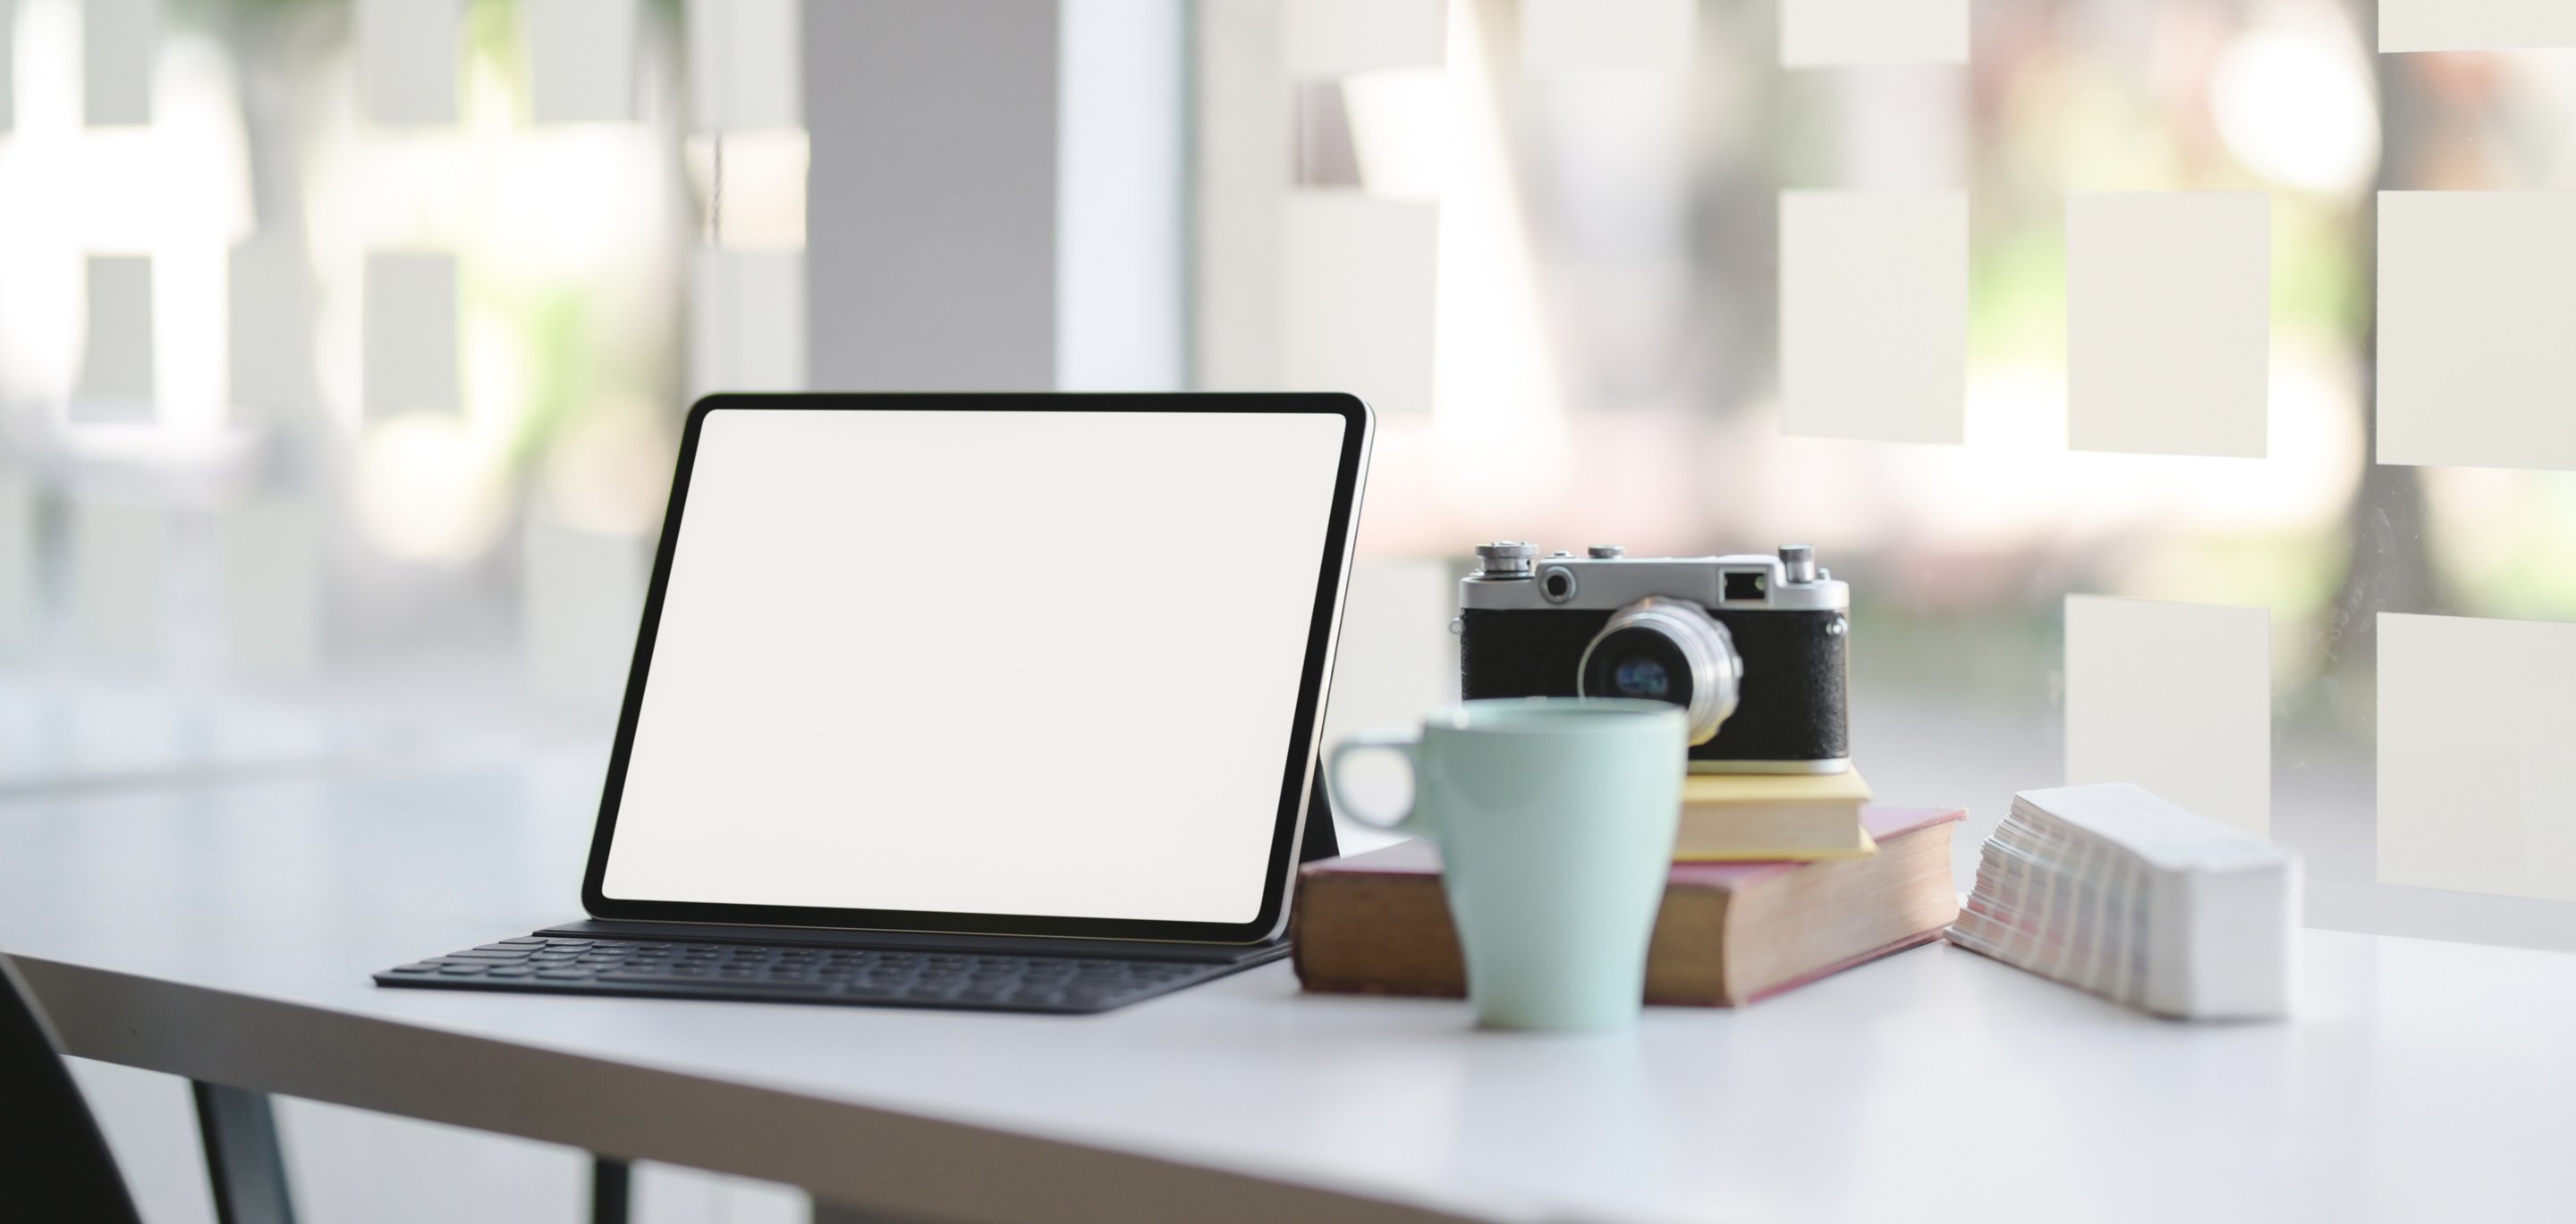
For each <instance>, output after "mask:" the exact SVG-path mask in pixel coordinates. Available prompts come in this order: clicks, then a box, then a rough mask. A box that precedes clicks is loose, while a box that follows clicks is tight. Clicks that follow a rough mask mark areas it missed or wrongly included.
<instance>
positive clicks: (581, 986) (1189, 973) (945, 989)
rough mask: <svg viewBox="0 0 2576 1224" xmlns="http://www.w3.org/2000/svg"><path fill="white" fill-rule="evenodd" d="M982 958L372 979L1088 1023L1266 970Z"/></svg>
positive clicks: (509, 956) (659, 963)
mask: <svg viewBox="0 0 2576 1224" xmlns="http://www.w3.org/2000/svg"><path fill="white" fill-rule="evenodd" d="M1266 959H1269V958H1268V957H1261V958H1258V959H1256V960H1250V961H1246V960H1235V961H1231V962H1225V963H1214V964H1211V963H1206V962H1203V961H1181V960H1154V959H1142V958H1139V959H1124V958H1116V957H1105V958H1104V957H1096V956H1026V955H1009V954H1004V955H983V954H977V953H974V952H967V951H923V950H916V949H904V948H863V947H832V946H818V945H814V944H805V943H798V944H755V943H734V942H712V941H707V942H700V941H689V940H649V939H646V940H630V939H575V938H564V937H560V936H548V935H531V936H528V937H526V938H523V939H504V940H502V941H500V942H498V943H488V944H483V945H480V946H478V947H472V948H467V949H465V950H464V951H462V952H451V953H448V954H447V955H445V956H439V957H432V958H430V959H428V960H424V961H416V962H414V963H412V964H408V965H396V966H395V967H393V968H391V969H388V970H386V971H384V972H382V973H379V974H377V975H375V980H376V983H377V984H378V985H382V986H412V987H422V988H427V989H433V990H520V991H540V992H545V993H552V994H590V995H627V996H632V997H643V998H670V999H736V1000H752V1001H762V1002H795V1003H842V1004H861V1005H869V1006H880V1007H948V1008H968V1009H974V1010H983V1011H1019V1012H1058V1013H1077V1014H1078V1013H1084V1012H1102V1011H1108V1010H1109V1009H1111V1008H1113V1007H1124V1006H1126V1005H1127V1004H1129V1003H1134V1002H1136V1001H1138V1000H1140V999H1148V998H1152V997H1153V996H1155V995H1158V994H1164V993H1166V992H1169V991H1174V990H1178V989H1180V988H1182V987H1184V986H1192V985H1196V984H1197V983H1200V982H1204V981H1207V980H1209V979H1211V978H1217V977H1223V976H1225V975H1226V974H1229V973H1232V972H1235V971H1236V970H1238V969H1242V968H1245V967H1247V966H1248V965H1249V964H1254V963H1259V960H1266Z"/></svg>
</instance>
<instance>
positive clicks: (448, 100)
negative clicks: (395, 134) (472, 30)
mask: <svg viewBox="0 0 2576 1224" xmlns="http://www.w3.org/2000/svg"><path fill="white" fill-rule="evenodd" d="M462 12H463V0H358V9H357V23H358V40H357V42H358V100H359V103H360V107H361V109H362V110H363V111H364V112H365V113H366V116H367V118H369V119H372V120H374V121H375V122H377V123H387V124H423V123H454V122H456V80H457V73H458V70H459V68H458V63H457V57H458V54H459V52H460V51H461V50H462V49H463V27H462V24H461V23H460V21H459V18H460V16H461V15H462Z"/></svg>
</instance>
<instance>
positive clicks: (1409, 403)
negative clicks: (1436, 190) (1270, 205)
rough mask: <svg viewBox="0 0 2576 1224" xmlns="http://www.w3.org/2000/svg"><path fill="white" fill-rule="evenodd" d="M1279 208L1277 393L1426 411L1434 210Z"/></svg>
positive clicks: (1330, 198) (1374, 203) (1334, 201)
mask: <svg viewBox="0 0 2576 1224" xmlns="http://www.w3.org/2000/svg"><path fill="white" fill-rule="evenodd" d="M1286 208H1287V215H1286V217H1285V218H1284V222H1285V226H1284V228H1285V237H1284V240H1283V241H1282V242H1281V244H1280V246H1281V260H1280V262H1281V266H1282V271H1281V278H1282V281H1283V285H1284V292H1283V297H1284V298H1285V307H1284V311H1283V313H1284V315H1285V318H1284V320H1283V321H1282V324H1281V327H1280V346H1281V352H1280V363H1279V364H1280V385H1281V386H1283V387H1289V388H1295V389H1299V390H1332V391H1348V392H1350V393H1352V394H1354V395H1357V396H1359V397H1360V398H1362V399H1364V400H1367V401H1368V402H1369V403H1370V404H1371V405H1373V406H1375V407H1376V408H1377V410H1378V411H1380V412H1428V411H1430V410H1431V322H1432V314H1431V302H1432V286H1433V275H1432V254H1433V247H1434V237H1435V235H1436V234H1437V232H1438V229H1439V216H1440V214H1439V209H1438V208H1437V207H1436V206H1434V205H1430V204H1421V203H1415V202H1411V201H1401V200H1378V199H1369V198H1366V197H1363V196H1358V195H1340V194H1334V195H1325V194H1313V195H1304V196H1292V197H1290V198H1289V200H1288V201H1287V205H1286Z"/></svg>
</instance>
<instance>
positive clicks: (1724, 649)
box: [1575, 597, 1744, 744]
mask: <svg viewBox="0 0 2576 1224" xmlns="http://www.w3.org/2000/svg"><path fill="white" fill-rule="evenodd" d="M1576 667H1577V671H1576V682H1575V691H1576V692H1577V693H1580V694H1582V695H1583V696H1586V697H1636V698H1644V699H1646V700H1650V701H1669V702H1671V703H1673V704H1674V705H1677V706H1680V707H1682V708H1683V709H1685V710H1687V711H1689V713H1690V742H1691V743H1693V744H1705V743H1707V742H1708V741H1710V740H1711V739H1714V738H1716V736H1717V729H1718V727H1720V726H1721V725H1723V724H1724V723H1725V722H1726V719H1727V716H1728V715H1730V714H1733V713H1735V702H1736V696H1737V688H1738V685H1739V683H1740V682H1741V681H1742V680H1743V678H1744V661H1743V659H1742V658H1740V657H1738V656H1737V655H1736V653H1735V639H1734V638H1733V637H1732V636H1731V635H1729V634H1728V633H1727V631H1726V626H1724V625H1721V624H1719V623H1717V621H1716V620H1715V619H1713V618H1711V617H1710V616H1709V614H1708V613H1707V612H1706V611H1705V610H1703V609H1702V608H1701V607H1700V606H1699V605H1698V604H1695V603H1691V602H1689V601H1687V600H1680V599H1665V598H1661V597H1653V598H1647V599H1641V600H1638V601H1637V602H1635V603H1632V604H1630V605H1628V606H1627V607H1624V608H1621V609H1619V610H1618V611H1617V612H1615V613H1613V614H1612V615H1611V617H1610V621H1609V623H1608V624H1605V625H1603V626H1602V627H1601V632H1600V633H1599V634H1598V635H1596V636H1595V637H1594V638H1593V639H1592V644H1591V645H1589V646H1586V647H1585V648H1584V650H1583V661H1582V662H1581V663H1579V664H1577V665H1576Z"/></svg>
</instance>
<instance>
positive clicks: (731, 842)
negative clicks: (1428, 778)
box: [602, 407, 1350, 923]
mask: <svg viewBox="0 0 2576 1224" xmlns="http://www.w3.org/2000/svg"><path fill="white" fill-rule="evenodd" d="M1349 427H1350V426H1349V424H1348V423H1347V422H1346V421H1345V420H1344V419H1343V418H1342V417H1339V416H1335V415H1331V414H1316V413H1236V412H1211V413H1163V412H1156V413H1130V412H991V411H918V412H915V411H821V410H810V409H805V410H800V409H784V408H778V409H767V408H750V407H743V408H723V409H719V410H716V411H713V412H711V413H709V414H708V415H707V416H706V417H705V419H704V422H703V424H702V426H701V432H700V436H699V440H698V447H697V455H696V460H695V463H694V465H693V467H692V469H691V472H690V475H689V486H688V493H687V503H686V507H685V509H684V511H683V513H682V515H681V519H680V531H679V537H678V542H677V544H676V551H675V552H674V554H673V557H672V561H671V568H670V575H669V580H668V584H667V586H666V588H665V590H664V593H663V600H662V612H661V620H660V627H659V631H658V633H657V634H656V637H655V642H654V649H653V655H652V661H651V667H650V671H649V673H648V677H647V682H646V685H645V689H644V695H643V701H642V705H641V709H640V713H639V716H638V719H637V721H636V725H635V731H634V742H633V745H632V748H631V751H630V753H629V757H628V766H627V772H626V777H625V784H624V788H623V790H622V792H621V798H620V802H619V808H618V814H617V822H616V828H615V836H614V841H613V844H612V845H611V847H610V850H609V857H608V861H607V866H606V871H605V875H604V876H603V877H602V891H603V892H604V893H605V894H606V895H607V896H608V897H610V898H614V899H616V900H619V901H662V902H668V901H685V902H709V903H718V904H727V905H787V906H820V907H829V908H836V909H886V910H932V911H948V912H965V913H987V914H1024V915H1054V916H1063V917H1081V918H1117V919H1145V920H1158V921H1181V922H1219V923H1241V922H1249V921H1252V920H1253V919H1254V918H1255V917H1256V916H1257V914H1258V912H1259V910H1260V906H1261V900H1262V891H1263V886H1264V882H1265V876H1266V875H1267V872H1268V865H1269V854H1270V843H1271V835H1272V832H1273V830H1274V827H1275V824H1276V821H1277V819H1278V813H1279V804H1280V795H1281V785H1282V778H1283V775H1284V771H1285V769H1286V766H1287V760H1288V752H1289V748H1290V739H1291V735H1292V727H1293V724H1294V721H1295V712H1296V705H1297V695H1298V686H1299V681H1300V679H1301V677H1302V674H1303V668H1304V664H1305V659H1306V654H1307V646H1308V634H1309V631H1310V630H1311V628H1312V626H1313V618H1314V612H1315V597H1316V583H1317V575H1318V573H1319V571H1320V569H1321V564H1322V559H1323V556H1324V549H1325V546H1326V541H1327V537H1328V535H1329V534H1330V533H1331V531H1332V530H1333V525H1332V522H1331V519H1332V513H1333V492H1334V484H1335V477H1336V472H1337V464H1338V462H1339V458H1340V454H1341V450H1342V442H1343V431H1344V430H1345V429H1346V428H1349Z"/></svg>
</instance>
